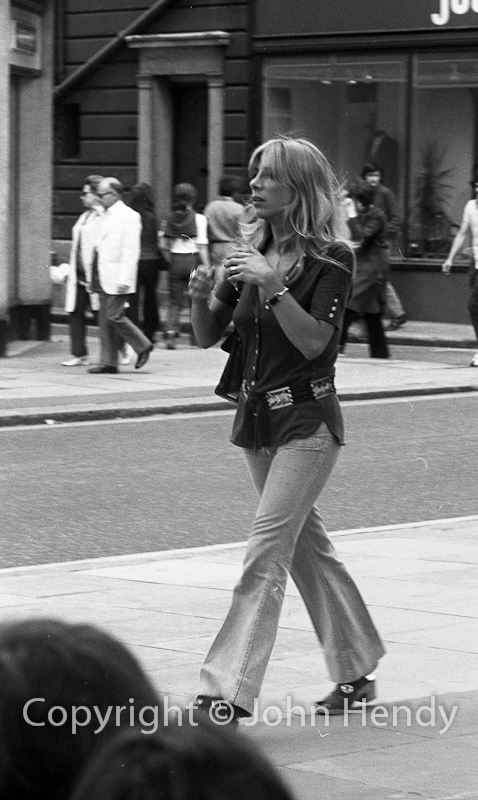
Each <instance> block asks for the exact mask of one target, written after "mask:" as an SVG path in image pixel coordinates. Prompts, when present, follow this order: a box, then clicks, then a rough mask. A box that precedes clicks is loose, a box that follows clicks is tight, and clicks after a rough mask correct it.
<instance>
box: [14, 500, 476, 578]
mask: <svg viewBox="0 0 478 800" xmlns="http://www.w3.org/2000/svg"><path fill="white" fill-rule="evenodd" d="M459 522H478V514H472V515H470V516H465V517H448V518H446V517H445V518H444V519H428V520H422V521H421V522H397V523H394V524H393V525H376V526H374V527H370V528H349V529H348V530H341V531H328V534H329V536H330V537H331V538H332V539H335V538H338V537H340V536H354V535H357V534H365V533H391V532H392V531H397V530H403V529H410V528H413V529H415V528H426V527H429V526H431V525H452V524H454V523H459ZM246 545H247V542H246V541H244V542H226V543H225V544H206V545H201V546H200V547H181V548H176V549H173V550H153V551H152V552H148V553H131V554H129V555H128V554H124V555H121V556H99V557H98V558H82V559H78V560H77V561H54V562H52V563H47V564H27V565H25V566H19V567H4V568H3V569H0V577H1V576H2V575H7V574H10V573H13V572H20V571H21V572H35V571H38V570H42V569H53V570H55V569H58V570H61V569H64V568H65V567H76V568H78V569H81V568H82V567H83V568H85V569H87V568H88V569H89V568H92V567H96V568H97V569H98V567H99V565H100V564H105V565H117V564H119V563H121V562H124V563H125V565H126V563H127V562H128V563H136V562H139V561H168V560H169V559H171V558H174V557H176V556H184V555H189V554H195V553H214V552H216V551H218V550H238V549H239V548H241V547H245V546H246Z"/></svg>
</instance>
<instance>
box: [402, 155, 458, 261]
mask: <svg viewBox="0 0 478 800" xmlns="http://www.w3.org/2000/svg"><path fill="white" fill-rule="evenodd" d="M446 153H447V147H446V145H440V144H439V143H438V142H437V141H436V140H434V141H431V142H428V143H427V144H426V145H425V146H424V147H423V148H422V149H421V151H420V167H419V169H418V172H417V174H416V176H415V179H414V185H413V204H412V225H411V229H410V233H411V234H412V235H411V237H410V238H411V239H413V240H414V241H415V242H417V240H418V242H417V243H418V246H419V249H420V250H421V251H422V252H426V253H434V254H438V253H446V252H447V251H448V248H449V245H450V225H451V223H452V220H451V219H450V218H449V216H448V214H447V208H448V202H449V200H450V196H451V192H452V190H453V184H452V183H450V182H449V179H450V176H451V175H452V173H453V172H455V168H454V167H445V166H444V165H445V162H446Z"/></svg>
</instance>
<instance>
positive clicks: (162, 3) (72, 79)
mask: <svg viewBox="0 0 478 800" xmlns="http://www.w3.org/2000/svg"><path fill="white" fill-rule="evenodd" d="M173 3H174V0H156V2H155V3H153V5H152V6H151V7H150V8H148V9H147V10H146V11H143V13H142V14H140V16H139V17H138V18H137V19H135V21H134V22H132V23H131V24H130V25H128V27H127V28H125V29H124V31H121V32H120V33H118V35H117V36H115V38H114V39H111V40H110V41H109V42H107V43H106V44H105V45H104V46H103V47H102V48H101V50H98V52H97V53H95V55H94V56H91V58H89V59H88V61H85V63H84V64H82V65H81V67H78V69H76V70H75V71H74V72H72V73H71V75H69V76H68V78H65V80H64V81H62V82H61V83H59V84H58V86H55V88H54V90H53V97H54V99H55V100H59V99H60V98H61V97H63V95H64V94H66V93H67V92H69V91H71V90H72V89H73V88H74V87H75V86H76V85H77V84H78V83H80V82H81V81H82V80H84V79H85V78H86V77H87V76H88V75H90V74H91V73H92V72H93V71H94V70H95V69H96V68H97V67H98V66H99V65H100V64H101V63H102V62H103V61H105V60H106V59H107V58H109V57H110V56H112V55H113V54H114V53H116V51H117V50H119V48H120V47H121V46H122V44H123V43H124V40H125V39H126V37H127V36H131V35H133V34H135V33H138V31H139V30H140V29H141V28H142V27H143V25H147V24H148V22H150V21H151V20H152V19H154V17H156V16H158V14H159V13H160V12H161V11H165V10H166V9H167V8H168V7H169V6H171V5H172V4H173Z"/></svg>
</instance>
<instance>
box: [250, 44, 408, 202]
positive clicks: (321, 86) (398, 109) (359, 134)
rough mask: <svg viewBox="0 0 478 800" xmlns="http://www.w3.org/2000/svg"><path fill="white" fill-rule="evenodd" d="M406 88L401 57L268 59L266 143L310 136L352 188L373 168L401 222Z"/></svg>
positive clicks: (265, 76)
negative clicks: (278, 138) (381, 176)
mask: <svg viewBox="0 0 478 800" xmlns="http://www.w3.org/2000/svg"><path fill="white" fill-rule="evenodd" d="M406 81H407V74H406V60H405V57H400V56H398V57H393V58H386V57H383V58H381V57H376V58H374V59H370V58H348V57H345V56H344V57H340V58H339V57H336V56H330V57H326V58H314V57H303V58H293V59H292V58H271V59H268V60H267V62H266V64H265V69H264V105H263V110H264V116H263V133H264V137H265V138H269V137H271V136H274V135H277V134H279V133H291V134H293V135H302V136H307V137H308V138H310V139H312V140H313V141H314V142H316V144H317V145H318V146H319V147H320V148H321V150H323V151H324V153H325V154H326V155H327V157H328V158H329V159H330V161H331V162H332V164H333V165H334V168H335V169H336V171H337V172H338V174H339V177H340V178H341V179H342V180H344V181H348V182H351V181H354V180H356V178H357V177H358V176H359V175H360V173H361V170H362V167H363V165H364V163H366V162H367V161H371V160H373V161H376V162H377V163H379V164H380V166H381V167H382V168H383V171H384V177H385V183H386V185H388V186H389V187H390V188H391V189H392V190H393V191H394V193H395V195H396V197H397V203H398V208H399V213H401V214H402V217H403V210H404V180H403V175H404V164H403V160H404V153H405V132H406V128H405V118H406V114H405V108H406Z"/></svg>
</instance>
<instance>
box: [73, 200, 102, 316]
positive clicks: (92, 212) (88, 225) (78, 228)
mask: <svg viewBox="0 0 478 800" xmlns="http://www.w3.org/2000/svg"><path fill="white" fill-rule="evenodd" d="M102 217H103V214H102V212H101V211H98V210H97V209H93V208H92V209H89V210H88V211H85V212H84V213H83V214H82V215H81V217H80V218H79V219H78V220H77V221H76V222H75V224H74V225H73V241H72V243H71V250H70V264H69V271H68V276H67V279H66V292H65V311H68V313H69V314H71V312H72V311H74V310H75V304H76V285H77V276H76V254H77V252H78V247H79V245H80V237H81V258H82V261H83V266H84V268H85V274H86V280H87V282H88V283H89V282H90V281H91V265H92V262H93V251H94V247H95V245H96V242H97V239H98V234H99V226H100V223H101V219H102ZM90 304H91V308H92V309H93V311H97V310H98V308H99V298H98V295H97V294H91V295H90Z"/></svg>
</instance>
